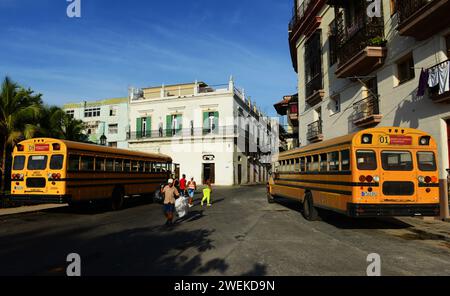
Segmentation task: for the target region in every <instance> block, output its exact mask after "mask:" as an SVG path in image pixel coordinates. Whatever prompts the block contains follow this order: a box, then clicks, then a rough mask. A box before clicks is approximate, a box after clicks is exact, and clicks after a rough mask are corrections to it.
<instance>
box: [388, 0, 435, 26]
mask: <svg viewBox="0 0 450 296" xmlns="http://www.w3.org/2000/svg"><path fill="white" fill-rule="evenodd" d="M434 1H435V0H397V4H396V5H397V14H398V22H399V24H402V23H403V22H405V21H406V20H408V19H409V18H410V17H411V16H413V15H414V14H415V13H416V12H417V11H419V10H420V9H422V8H423V7H424V6H425V5H427V4H430V3H431V2H434Z"/></svg>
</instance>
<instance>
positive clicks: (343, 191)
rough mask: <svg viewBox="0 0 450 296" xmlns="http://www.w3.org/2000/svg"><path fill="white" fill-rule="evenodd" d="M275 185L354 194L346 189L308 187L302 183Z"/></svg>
mask: <svg viewBox="0 0 450 296" xmlns="http://www.w3.org/2000/svg"><path fill="white" fill-rule="evenodd" d="M275 186H282V187H294V188H300V189H305V190H314V191H320V192H329V193H337V194H342V195H353V193H352V192H351V191H345V190H335V189H328V188H317V187H308V186H300V185H288V184H286V185H285V184H275Z"/></svg>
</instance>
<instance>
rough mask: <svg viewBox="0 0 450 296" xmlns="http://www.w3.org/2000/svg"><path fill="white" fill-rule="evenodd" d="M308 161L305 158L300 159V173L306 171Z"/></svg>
mask: <svg viewBox="0 0 450 296" xmlns="http://www.w3.org/2000/svg"><path fill="white" fill-rule="evenodd" d="M305 165H306V159H305V158H304V157H302V158H300V172H304V171H305Z"/></svg>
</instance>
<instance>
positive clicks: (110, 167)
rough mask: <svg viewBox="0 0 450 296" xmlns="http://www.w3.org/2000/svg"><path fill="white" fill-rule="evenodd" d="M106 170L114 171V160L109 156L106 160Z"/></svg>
mask: <svg viewBox="0 0 450 296" xmlns="http://www.w3.org/2000/svg"><path fill="white" fill-rule="evenodd" d="M106 171H107V172H113V171H114V160H113V159H111V158H108V159H107V160H106Z"/></svg>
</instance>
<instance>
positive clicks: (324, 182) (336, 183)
mask: <svg viewBox="0 0 450 296" xmlns="http://www.w3.org/2000/svg"><path fill="white" fill-rule="evenodd" d="M275 181H288V182H295V183H314V184H330V185H341V186H349V187H361V186H363V187H380V184H379V183H358V182H342V181H322V180H295V179H275Z"/></svg>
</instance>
